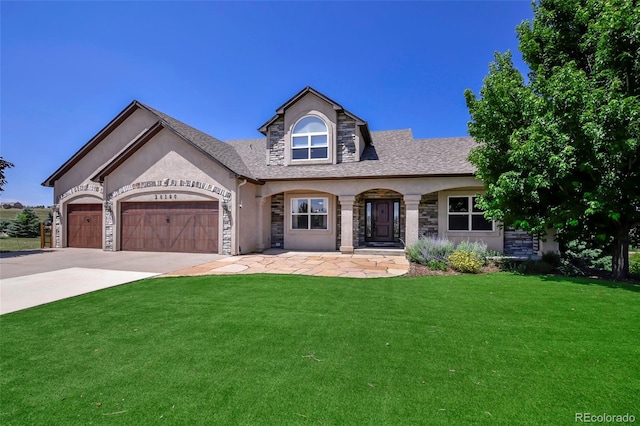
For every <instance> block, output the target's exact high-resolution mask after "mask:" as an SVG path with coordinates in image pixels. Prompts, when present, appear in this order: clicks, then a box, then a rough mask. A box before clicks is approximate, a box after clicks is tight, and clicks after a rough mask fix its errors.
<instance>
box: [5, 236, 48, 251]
mask: <svg viewBox="0 0 640 426" xmlns="http://www.w3.org/2000/svg"><path fill="white" fill-rule="evenodd" d="M39 249H40V237H36V238H15V237H6V238H0V252H5V251H20V250H39Z"/></svg>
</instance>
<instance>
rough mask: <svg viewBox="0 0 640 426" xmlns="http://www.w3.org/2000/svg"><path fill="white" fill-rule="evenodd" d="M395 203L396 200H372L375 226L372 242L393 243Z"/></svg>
mask: <svg viewBox="0 0 640 426" xmlns="http://www.w3.org/2000/svg"><path fill="white" fill-rule="evenodd" d="M393 202H394V200H371V214H372V217H371V219H372V223H373V226H372V234H371V238H370V241H374V242H392V241H393Z"/></svg>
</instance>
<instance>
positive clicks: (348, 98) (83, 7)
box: [0, 1, 533, 205]
mask: <svg viewBox="0 0 640 426" xmlns="http://www.w3.org/2000/svg"><path fill="white" fill-rule="evenodd" d="M532 15H533V14H532V11H531V4H530V2H529V1H491V2H481V1H447V2H444V1H442V2H435V1H434V2H431V1H424V2H207V1H201V2H183V1H175V2H153V1H141V2H31V1H29V2H22V1H20V2H12V1H2V2H0V17H1V18H0V19H1V30H0V31H1V34H0V35H1V39H0V43H1V45H0V48H1V50H0V54H1V63H0V66H1V74H0V96H1V99H0V101H1V104H0V107H1V123H0V126H1V128H0V155H2V156H3V157H4V158H5V159H6V160H8V161H11V162H12V163H14V164H15V168H12V169H9V170H7V171H6V176H7V180H8V184H7V185H6V187H5V191H4V192H3V193H0V197H1V198H2V201H21V202H23V203H26V204H28V205H38V204H44V205H50V204H52V202H53V200H52V198H53V190H52V189H50V188H44V187H42V186H40V183H41V182H42V181H43V180H45V179H46V178H47V177H48V176H49V175H51V174H52V173H53V172H54V171H55V170H56V169H57V168H58V167H59V166H60V165H61V164H62V163H63V162H64V161H66V160H67V159H68V158H69V157H70V156H72V155H73V154H74V153H75V152H76V151H77V150H78V149H79V148H80V147H81V146H82V145H84V144H85V143H86V142H87V141H88V140H89V139H90V138H91V137H92V136H94V135H95V134H96V133H97V132H98V131H99V130H100V129H102V127H104V126H105V125H106V124H107V123H108V122H109V121H110V120H111V119H112V118H113V117H115V115H116V114H118V113H119V112H120V111H121V110H122V109H123V108H124V107H125V106H127V105H128V104H129V103H130V102H131V101H132V100H133V99H138V100H140V101H141V102H144V103H146V104H148V105H150V106H152V107H154V108H156V109H158V110H160V111H163V112H165V113H167V114H169V115H171V116H173V117H175V118H177V119H179V120H181V121H184V122H186V123H187V124H190V125H191V126H193V127H196V128H198V129H200V130H202V131H204V132H206V133H209V134H211V135H212V136H215V137H217V138H219V139H221V140H229V139H240V138H254V137H260V134H259V133H258V131H257V130H256V129H257V128H258V127H259V126H260V125H261V124H263V123H264V122H265V121H266V120H268V119H269V118H271V116H272V115H273V114H274V112H275V109H276V108H277V107H279V106H280V105H281V104H282V103H284V102H285V101H286V100H288V99H289V98H290V97H291V96H293V95H294V94H296V93H297V92H298V91H299V90H301V89H302V88H304V87H305V86H307V85H309V86H312V87H313V88H315V89H317V90H319V91H320V92H322V93H324V94H325V95H327V96H328V97H330V98H332V99H333V100H335V101H336V102H338V103H340V104H342V105H343V106H344V107H345V108H346V109H348V110H350V111H351V112H353V113H354V114H356V115H358V116H360V117H361V118H363V119H365V120H367V121H368V122H369V126H370V128H371V130H374V131H375V130H391V129H404V128H411V129H412V130H413V134H414V136H415V137H416V138H429V137H445V136H461V135H466V134H467V121H468V120H469V114H468V111H467V109H466V106H465V103H464V97H463V92H464V90H465V89H466V88H470V89H472V90H473V91H474V92H476V93H477V92H478V90H479V89H480V87H481V85H482V79H483V78H484V76H485V75H486V74H487V72H488V64H489V62H490V61H491V60H492V59H493V53H494V52H495V51H500V52H504V51H506V50H509V49H510V50H511V51H512V52H513V53H514V56H515V59H516V65H517V66H519V67H520V68H521V69H522V70H524V71H526V68H525V67H524V65H522V63H521V61H520V56H519V53H518V52H517V45H518V43H517V39H516V34H515V27H516V25H517V24H519V23H520V22H522V21H523V20H530V19H531V18H532Z"/></svg>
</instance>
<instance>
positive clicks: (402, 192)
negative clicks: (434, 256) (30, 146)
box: [43, 87, 536, 254]
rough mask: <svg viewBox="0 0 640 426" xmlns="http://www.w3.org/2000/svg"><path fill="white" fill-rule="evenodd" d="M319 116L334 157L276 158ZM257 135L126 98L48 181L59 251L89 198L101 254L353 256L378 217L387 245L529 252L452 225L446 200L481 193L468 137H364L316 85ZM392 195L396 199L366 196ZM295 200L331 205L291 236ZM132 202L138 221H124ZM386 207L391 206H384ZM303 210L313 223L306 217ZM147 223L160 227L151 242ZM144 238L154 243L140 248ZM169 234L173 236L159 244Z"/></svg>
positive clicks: (365, 131)
mask: <svg viewBox="0 0 640 426" xmlns="http://www.w3.org/2000/svg"><path fill="white" fill-rule="evenodd" d="M315 111H320V112H322V111H325V113H324V114H323V116H324V117H325V118H326V119H327V120H329V123H327V124H328V125H329V127H330V129H333V130H332V131H334V132H335V133H333V134H332V135H331V137H329V140H330V143H331V149H332V150H333V152H334V155H332V156H331V162H330V163H327V164H315V163H313V161H311V162H309V163H302V164H300V163H295V164H294V163H290V162H287V161H281V159H282V158H285V157H287V155H288V154H287V152H288V151H287V150H290V149H291V140H290V135H291V129H290V128H288V126H292V125H293V124H291V123H295V122H296V121H297V120H299V119H300V118H301V117H304V116H305V114H315ZM331 111H334V112H335V113H332V112H331ZM287 114H291V116H289V115H287ZM345 120H346V121H345ZM274 126H275V127H274ZM354 126H355V127H354ZM272 127H274V128H275V129H276V130H273V129H272ZM259 131H260V132H261V133H262V134H264V135H265V137H264V138H258V139H247V140H234V141H227V142H222V141H220V140H218V139H216V138H214V137H212V136H210V135H207V134H205V133H203V132H201V131H199V130H197V129H195V128H193V127H191V126H189V125H187V124H184V123H183V122H181V121H178V120H176V119H175V118H172V117H170V116H168V115H166V114H164V113H162V112H160V111H158V110H155V109H153V108H151V107H149V106H147V105H144V104H142V103H141V102H138V101H133V102H132V103H131V104H129V105H128V106H127V107H126V108H125V109H124V110H122V111H121V112H120V113H119V114H118V115H117V116H116V117H115V118H114V119H113V120H111V121H110V122H109V123H108V124H107V125H106V126H105V127H104V128H103V129H102V130H100V131H99V132H98V133H97V134H96V135H95V136H94V137H92V138H91V139H90V140H89V142H87V143H86V144H85V145H84V146H82V147H81V148H80V149H79V150H78V151H77V152H76V153H75V154H74V155H72V156H71V157H70V158H69V159H68V160H67V161H66V162H65V163H64V164H62V165H61V166H60V167H59V168H58V169H57V170H56V171H55V172H54V173H53V174H52V175H51V176H50V177H49V178H47V179H46V180H45V181H44V182H43V185H45V186H50V187H53V188H54V200H55V203H56V204H55V209H54V210H55V212H54V224H55V226H54V232H55V238H54V241H55V244H56V246H57V247H66V246H69V245H73V244H75V243H74V241H73V240H70V238H69V237H68V236H69V235H75V234H73V231H74V229H71V230H70V229H69V227H70V226H71V227H74V226H75V227H79V225H78V224H77V223H76V222H73V223H72V221H69V220H68V218H67V215H68V213H67V212H68V211H71V212H73V211H74V209H76V210H77V209H81V207H70V208H69V206H72V205H81V204H83V203H84V204H86V203H87V202H89V201H90V202H91V203H93V204H94V205H96V204H97V205H100V206H101V209H102V213H101V214H102V218H101V219H102V220H101V224H100V226H101V229H102V235H101V237H100V238H101V244H100V246H101V247H99V248H102V249H103V250H106V251H114V250H122V249H131V248H133V249H146V250H152V251H153V250H167V249H170V250H177V251H202V250H206V251H211V252H212V253H213V252H218V253H221V254H240V253H247V252H251V251H260V250H263V249H265V248H269V247H281V248H285V249H302V250H305V249H306V250H341V251H343V252H352V251H353V250H354V248H355V247H358V246H362V245H365V244H368V243H369V242H371V241H372V240H375V238H373V239H372V238H370V237H367V235H369V234H370V233H371V229H372V228H371V227H375V226H376V221H379V222H380V226H387V227H388V226H390V224H391V223H392V222H393V226H394V227H395V228H394V229H396V236H395V237H394V239H393V241H391V239H390V237H385V238H384V239H385V241H386V240H389V241H388V243H394V244H400V245H402V244H405V245H410V244H413V243H414V242H416V241H417V240H418V238H419V237H420V236H421V235H440V236H447V237H451V238H455V239H460V238H462V239H464V238H466V239H470V240H474V239H480V238H483V239H486V240H487V242H488V243H489V244H490V248H491V249H494V250H496V251H502V250H503V249H504V247H505V246H506V247H508V248H510V247H517V250H518V251H519V253H522V252H523V251H527V252H530V253H529V254H533V250H534V248H535V247H536V245H535V244H529V242H528V241H524V240H526V237H525V238H524V240H523V235H522V233H514V232H509V233H503V232H502V230H501V229H500V228H499V227H495V229H494V231H492V232H491V233H487V232H485V233H483V234H480V233H477V232H467V233H460V232H452V231H448V230H447V226H446V223H447V208H446V202H447V201H446V199H447V198H446V197H447V194H450V193H455V194H464V195H474V194H476V193H478V192H480V191H482V183H481V182H479V181H478V180H477V179H476V178H475V177H474V168H473V166H472V165H471V164H469V163H468V161H467V160H466V158H467V156H468V153H469V150H470V149H471V148H472V147H473V146H474V145H475V142H474V141H473V140H472V139H471V138H468V137H464V138H438V139H419V140H416V139H414V138H413V135H412V133H411V130H409V129H405V130H397V131H378V132H370V131H369V128H368V124H367V122H366V121H364V120H362V119H361V118H359V117H358V116H356V115H355V114H352V113H350V112H349V111H347V110H345V109H344V108H343V107H342V106H341V105H340V104H338V103H336V102H335V101H333V100H331V99H330V98H328V97H326V96H325V95H323V94H321V93H320V92H318V91H316V90H314V89H313V88H311V87H306V88H304V89H303V90H302V91H300V92H298V93H297V94H296V95H294V96H293V97H292V98H290V99H289V100H288V101H287V102H285V103H284V104H283V105H281V106H280V107H278V108H277V109H276V115H275V116H274V117H273V118H272V119H270V120H269V121H267V122H266V123H264V124H263V125H262V126H261V127H260V128H259ZM272 137H273V140H270V138H272ZM351 139H353V143H351ZM271 150H277V151H274V152H271ZM388 191H391V192H388ZM385 194H390V195H385ZM389 196H392V197H393V199H394V200H396V201H394V203H386V204H385V203H377V204H376V203H371V202H368V201H367V200H373V199H380V197H382V198H383V199H384V198H388V197H389ZM300 197H308V198H309V199H313V198H314V197H316V198H322V199H325V200H327V203H328V206H326V207H323V208H327V209H328V210H327V211H324V212H321V213H318V214H322V215H325V217H326V219H322V220H326V221H327V222H326V223H327V225H326V226H327V228H326V229H325V230H312V229H309V230H307V231H305V230H300V229H294V227H293V225H292V215H294V214H300V212H292V201H291V200H294V199H300ZM98 203H99V204H98ZM134 203H135V204H134ZM180 203H181V204H180ZM134 205H135V206H136V209H137V210H136V211H137V213H135V214H134V216H133V219H131V218H129V219H125V218H123V212H131V211H132V210H131V208H132V207H131V206H134ZM214 205H215V209H214ZM372 205H376V206H378V207H377V208H378V209H379V210H380V212H378V213H379V214H384V215H385V217H386V219H384V220H386V222H384V223H383V219H379V220H378V219H377V218H376V213H375V212H371V211H370V210H371V206H372ZM179 206H182V207H179ZM388 206H392V207H393V208H394V209H395V211H394V212H386V211H383V210H384V209H386V208H390V207H388ZM93 208H94V209H95V207H93ZM298 208H302V207H300V206H299V207H298ZM305 208H306V207H305ZM181 209H182V210H181ZM203 209H204V210H206V209H209V210H210V211H209V212H204V210H203ZM214 210H215V211H216V213H215V214H214V212H213V211H214ZM152 211H155V212H164V213H163V214H164V215H165V220H168V222H166V223H169V225H167V224H166V223H165V222H162V220H161V219H162V217H161V216H162V215H160V214H159V213H158V214H155V213H153V214H152V213H148V212H152ZM145 212H147V213H145ZM172 212H177V213H175V214H174V213H172ZM198 212H200V213H198ZM154 214H155V216H154ZM305 214H309V215H310V216H309V220H316V219H314V214H313V212H308V213H305ZM389 214H392V215H394V216H393V217H389V216H388V215H389ZM94 215H95V213H94ZM127 215H130V213H127ZM198 215H200V216H198ZM156 216H157V217H156ZM127 217H129V216H127ZM214 217H215V219H213V218H214ZM167 218H168V219H167ZM172 218H173V219H172ZM74 220H75V219H74ZM127 220H133V221H134V222H135V220H139V221H147V222H148V223H147V222H145V223H147V224H146V225H140V226H141V227H140V228H136V227H135V226H134V225H135V224H134V225H123V223H124V222H125V221H127ZM300 220H302V219H300ZM317 220H320V219H319V218H317ZM154 221H155V222H154ZM172 221H173V222H175V223H178V224H179V225H176V226H178V227H181V228H180V229H182V232H189V233H190V234H189V235H192V236H195V235H199V236H198V237H193V238H199V239H201V240H203V241H208V243H207V244H204V245H203V244H200V243H194V242H193V238H192V237H189V238H187V237H186V236H184V237H180V236H178V237H175V232H178V230H176V229H173V228H172V226H173V225H171V223H172ZM214 221H215V222H216V223H215V225H214ZM391 221H392V222H391ZM156 222H157V224H156V225H153V223H156ZM74 223H75V224H74ZM140 223H142V222H140ZM202 224H206V225H202ZM182 225H184V226H182ZM123 226H124V228H123ZM136 226H138V225H136ZM154 226H157V227H159V228H161V229H160V230H159V231H158V232H157V233H156V234H153V235H151V234H150V233H153V227H154ZM123 229H124V230H125V231H126V232H129V231H131V233H132V235H133V234H135V238H136V240H135V244H134V243H133V242H132V241H133V240H130V239H129V240H127V238H129V237H127V236H126V235H122V233H123V232H124V231H123ZM70 231H71V232H72V234H69V232H70ZM380 232H382V231H380ZM145 233H146V234H145ZM147 234H149V235H147ZM212 234H215V235H212ZM145 235H147V237H146V238H150V239H151V240H150V241H148V242H145V241H144V238H145ZM165 235H166V236H167V237H166V238H167V239H169V240H171V241H169V240H167V241H165V240H163V239H162V238H165V237H164V236H165ZM185 235H186V234H185ZM511 236H513V237H511ZM174 237H175V238H174ZM507 237H508V238H517V239H518V241H517V244H516V243H512V242H510V243H509V244H506V245H505V241H504V239H505V238H507ZM176 238H177V239H176ZM181 238H182V239H181ZM185 238H187V239H185ZM214 241H215V243H214ZM92 244H93V245H94V246H96V244H95V242H94V243H92ZM212 244H214V245H216V247H215V248H214V247H213V246H212ZM529 247H531V249H529Z"/></svg>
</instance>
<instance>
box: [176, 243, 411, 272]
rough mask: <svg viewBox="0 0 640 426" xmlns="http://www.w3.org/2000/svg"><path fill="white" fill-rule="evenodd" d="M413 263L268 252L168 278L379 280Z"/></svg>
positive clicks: (356, 256)
mask: <svg viewBox="0 0 640 426" xmlns="http://www.w3.org/2000/svg"><path fill="white" fill-rule="evenodd" d="M408 270H409V262H408V261H407V259H406V258H405V257H404V256H390V255H368V254H367V255H362V254H340V253H318V252H290V251H284V250H273V249H272V250H267V251H265V252H264V253H256V254H248V255H242V256H230V257H227V258H224V259H219V260H216V261H213V262H209V263H205V264H203V265H198V266H194V267H192V268H186V269H181V270H178V271H174V272H171V273H169V274H166V275H164V276H184V275H224V274H299V275H315V276H322V277H351V278H379V277H395V276H399V275H404V274H406V273H407V272H408Z"/></svg>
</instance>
